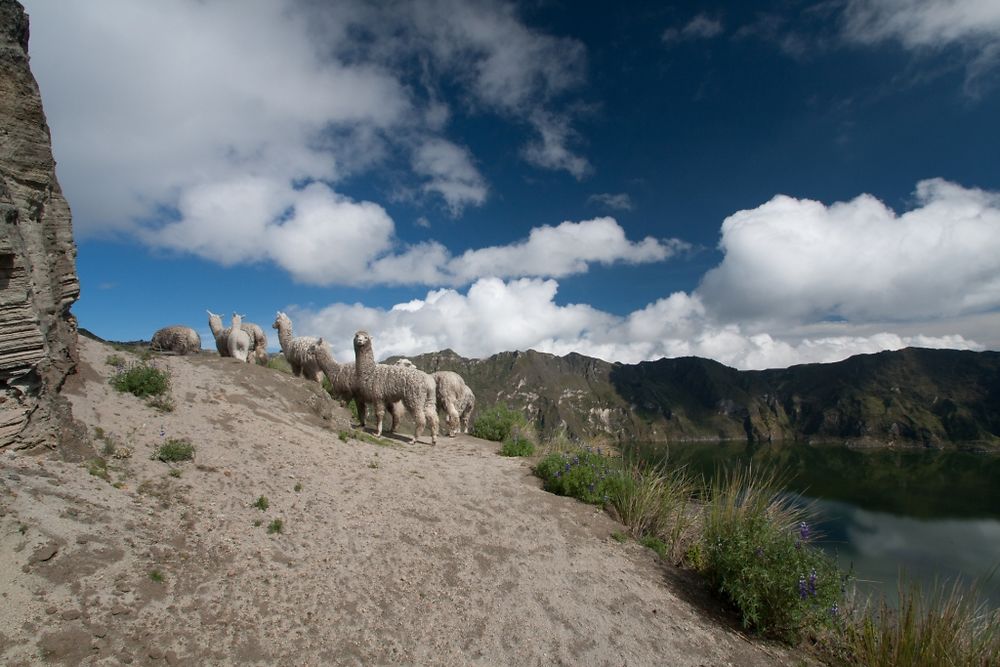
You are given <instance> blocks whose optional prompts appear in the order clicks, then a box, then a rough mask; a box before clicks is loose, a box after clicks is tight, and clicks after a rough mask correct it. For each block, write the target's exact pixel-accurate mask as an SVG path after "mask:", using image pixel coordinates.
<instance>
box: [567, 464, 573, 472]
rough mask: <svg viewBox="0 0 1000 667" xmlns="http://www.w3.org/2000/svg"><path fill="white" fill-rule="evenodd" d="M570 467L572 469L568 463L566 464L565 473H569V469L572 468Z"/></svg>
mask: <svg viewBox="0 0 1000 667" xmlns="http://www.w3.org/2000/svg"><path fill="white" fill-rule="evenodd" d="M572 467H573V466H571V465H570V464H568V463H567V464H566V472H569V469H570V468H572Z"/></svg>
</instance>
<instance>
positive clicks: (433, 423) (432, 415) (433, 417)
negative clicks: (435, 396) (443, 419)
mask: <svg viewBox="0 0 1000 667" xmlns="http://www.w3.org/2000/svg"><path fill="white" fill-rule="evenodd" d="M427 421H429V422H430V428H431V444H432V445H436V444H437V432H438V413H437V408H436V407H435V408H431V409H430V410H428V415H427Z"/></svg>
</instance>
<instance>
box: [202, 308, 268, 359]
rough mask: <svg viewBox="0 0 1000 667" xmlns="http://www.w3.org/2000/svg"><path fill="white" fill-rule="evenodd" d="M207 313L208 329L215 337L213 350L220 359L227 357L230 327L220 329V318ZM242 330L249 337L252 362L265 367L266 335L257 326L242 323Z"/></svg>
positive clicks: (250, 323) (210, 312)
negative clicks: (216, 351) (217, 353)
mask: <svg viewBox="0 0 1000 667" xmlns="http://www.w3.org/2000/svg"><path fill="white" fill-rule="evenodd" d="M205 312H207V313H208V328H209V329H211V330H212V336H214V337H215V349H216V350H218V351H219V356H220V357H228V356H229V332H230V331H231V330H232V327H226V328H225V329H223V328H222V316H221V315H216V314H215V313H213V312H212V311H210V310H206V311H205ZM242 329H243V330H244V331H246V332H247V334H249V336H250V349H251V350H252V355H253V358H254V360H255V361H256V362H257V363H258V364H260V365H261V366H266V365H267V334H265V333H264V330H263V329H261V328H260V325H259V324H254V323H253V322H244V323H243V324H242Z"/></svg>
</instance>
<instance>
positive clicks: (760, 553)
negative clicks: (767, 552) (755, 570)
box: [754, 547, 764, 558]
mask: <svg viewBox="0 0 1000 667" xmlns="http://www.w3.org/2000/svg"><path fill="white" fill-rule="evenodd" d="M754 553H756V554H757V558H763V557H764V547H757V550H756V551H755V552H754Z"/></svg>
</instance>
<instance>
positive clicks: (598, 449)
mask: <svg viewBox="0 0 1000 667" xmlns="http://www.w3.org/2000/svg"><path fill="white" fill-rule="evenodd" d="M597 455H598V456H600V455H601V448H600V447H598V448H597Z"/></svg>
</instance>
